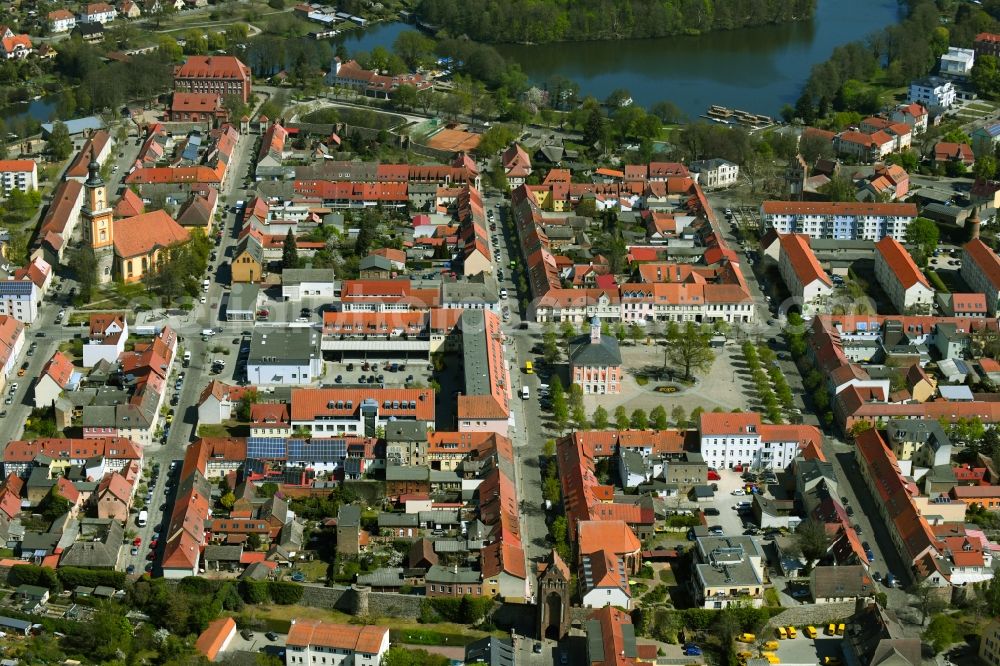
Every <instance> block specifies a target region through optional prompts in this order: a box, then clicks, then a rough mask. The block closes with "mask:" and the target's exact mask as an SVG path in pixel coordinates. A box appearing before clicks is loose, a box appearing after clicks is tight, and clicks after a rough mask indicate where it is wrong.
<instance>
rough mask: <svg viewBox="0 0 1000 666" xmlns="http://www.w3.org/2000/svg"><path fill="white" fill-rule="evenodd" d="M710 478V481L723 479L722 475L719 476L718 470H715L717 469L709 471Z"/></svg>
mask: <svg viewBox="0 0 1000 666" xmlns="http://www.w3.org/2000/svg"><path fill="white" fill-rule="evenodd" d="M708 480H709V481H721V480H722V477H721V476H719V473H718V472H715V471H710V472H709V473H708Z"/></svg>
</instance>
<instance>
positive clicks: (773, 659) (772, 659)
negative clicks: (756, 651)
mask: <svg viewBox="0 0 1000 666" xmlns="http://www.w3.org/2000/svg"><path fill="white" fill-rule="evenodd" d="M760 656H762V657H764V659H767V663H769V664H780V663H781V660H780V659H778V655H776V654H774V653H773V652H762V653H761V655H760Z"/></svg>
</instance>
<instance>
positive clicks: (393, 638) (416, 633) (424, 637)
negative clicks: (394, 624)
mask: <svg viewBox="0 0 1000 666" xmlns="http://www.w3.org/2000/svg"><path fill="white" fill-rule="evenodd" d="M479 638H481V637H480V636H470V635H468V634H450V633H445V632H443V631H433V630H430V629H415V628H407V629H390V630H389V641H390V642H391V643H396V644H399V643H407V644H409V645H456V646H463V645H468V644H469V643H471V642H472V641H475V640H479Z"/></svg>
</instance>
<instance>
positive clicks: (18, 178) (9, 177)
mask: <svg viewBox="0 0 1000 666" xmlns="http://www.w3.org/2000/svg"><path fill="white" fill-rule="evenodd" d="M0 185H3V191H4V193H6V192H10V191H11V190H21V191H22V192H28V191H29V190H37V189H38V165H37V164H35V163H34V161H32V160H0Z"/></svg>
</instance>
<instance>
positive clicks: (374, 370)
mask: <svg viewBox="0 0 1000 666" xmlns="http://www.w3.org/2000/svg"><path fill="white" fill-rule="evenodd" d="M433 369H434V368H433V366H432V365H431V364H430V363H428V362H427V361H420V360H409V361H407V360H402V359H401V360H389V359H386V360H381V359H380V360H377V361H346V362H339V361H337V362H334V361H329V362H327V364H326V375H325V376H324V379H323V383H324V384H332V385H340V384H343V385H345V386H346V385H354V384H358V385H365V384H376V385H378V384H381V385H383V386H385V387H386V388H405V387H406V386H415V385H420V386H428V385H429V384H430V381H431V379H432V378H433Z"/></svg>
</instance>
